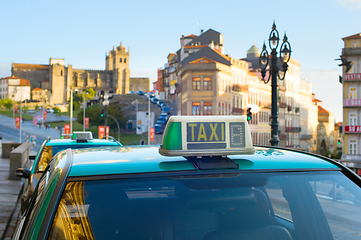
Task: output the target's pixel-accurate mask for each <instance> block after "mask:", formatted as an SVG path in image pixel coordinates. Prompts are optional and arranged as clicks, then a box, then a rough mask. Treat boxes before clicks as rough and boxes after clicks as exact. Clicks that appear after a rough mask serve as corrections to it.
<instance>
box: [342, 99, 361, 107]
mask: <svg viewBox="0 0 361 240" xmlns="http://www.w3.org/2000/svg"><path fill="white" fill-rule="evenodd" d="M343 106H344V107H361V99H344V100H343Z"/></svg>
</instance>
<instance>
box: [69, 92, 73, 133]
mask: <svg viewBox="0 0 361 240" xmlns="http://www.w3.org/2000/svg"><path fill="white" fill-rule="evenodd" d="M72 133H73V87H70V134H72Z"/></svg>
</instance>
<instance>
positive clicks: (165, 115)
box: [160, 112, 169, 120]
mask: <svg viewBox="0 0 361 240" xmlns="http://www.w3.org/2000/svg"><path fill="white" fill-rule="evenodd" d="M160 117H165V119H167V120H168V117H169V116H168V114H167V113H165V112H162V113H161V114H160Z"/></svg>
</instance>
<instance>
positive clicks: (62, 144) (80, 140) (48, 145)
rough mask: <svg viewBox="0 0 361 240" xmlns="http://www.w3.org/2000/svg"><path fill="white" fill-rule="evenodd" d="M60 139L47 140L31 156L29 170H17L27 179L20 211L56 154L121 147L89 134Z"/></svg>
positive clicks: (116, 143)
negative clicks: (74, 150) (96, 148)
mask: <svg viewBox="0 0 361 240" xmlns="http://www.w3.org/2000/svg"><path fill="white" fill-rule="evenodd" d="M61 138H62V139H51V138H50V137H49V138H47V139H46V140H45V141H44V142H43V144H42V145H41V147H40V150H39V151H38V153H37V155H36V156H31V160H33V161H31V162H30V165H29V166H27V167H29V168H19V169H17V174H19V176H21V177H23V178H25V179H27V180H26V181H25V184H24V186H25V187H24V193H23V194H22V196H21V211H24V210H25V209H26V208H27V207H28V205H29V200H30V196H31V195H32V193H33V192H34V189H35V187H36V185H37V184H38V181H39V178H40V176H41V175H42V174H43V172H44V170H45V168H46V167H47V165H48V163H49V162H50V160H51V158H52V157H53V156H54V155H55V154H57V153H58V152H60V151H62V150H65V149H68V148H71V149H79V148H89V147H101V146H122V144H121V143H120V142H118V141H116V140H115V139H114V138H109V139H93V136H92V133H91V132H73V134H63V135H62V137H61Z"/></svg>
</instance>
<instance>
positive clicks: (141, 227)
mask: <svg viewBox="0 0 361 240" xmlns="http://www.w3.org/2000/svg"><path fill="white" fill-rule="evenodd" d="M169 121H170V122H169V123H168V125H167V127H166V130H165V132H164V135H163V143H162V145H160V146H159V147H156V146H153V145H152V146H132V147H130V146H126V147H101V148H88V149H67V150H65V151H61V152H59V154H57V155H56V156H55V157H54V158H53V159H52V160H51V162H50V163H49V165H48V167H47V168H46V169H45V170H44V174H43V175H42V176H41V178H40V180H39V184H38V186H37V188H36V190H35V192H34V197H33V198H32V201H31V205H30V207H29V208H28V210H27V211H26V212H25V214H23V215H22V216H21V217H20V219H19V221H18V224H17V228H16V229H15V234H14V237H13V238H12V239H13V240H22V239H26V240H27V239H50V240H53V239H62V240H63V239H64V240H68V239H106V240H108V239H124V240H125V239H126V240H129V239H136V240H151V239H153V240H158V239H159V240H168V239H182V240H183V239H192V240H210V239H252V240H253V239H255V240H258V239H269V240H271V239H272V240H275V239H277V240H292V239H293V240H321V239H322V240H323V239H326V240H333V239H360V216H361V205H360V202H361V188H360V186H361V179H360V177H359V176H358V175H357V174H356V173H355V172H353V171H351V170H350V169H349V168H347V167H346V166H343V165H342V164H340V163H339V162H337V161H334V160H333V159H329V158H326V157H324V156H321V155H316V154H312V153H307V152H302V151H297V150H294V149H287V148H281V147H275V146H272V147H270V146H253V144H252V136H251V133H250V129H249V126H248V123H247V120H246V118H245V117H236V116H224V117H223V116H217V117H216V118H215V117H214V116H210V117H206V116H201V117H200V116H181V117H179V116H178V117H177V118H174V117H172V118H171V119H170V120H169Z"/></svg>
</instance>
